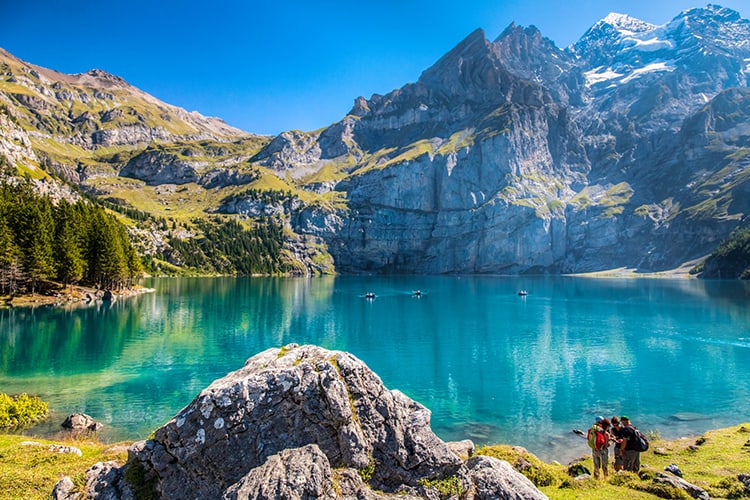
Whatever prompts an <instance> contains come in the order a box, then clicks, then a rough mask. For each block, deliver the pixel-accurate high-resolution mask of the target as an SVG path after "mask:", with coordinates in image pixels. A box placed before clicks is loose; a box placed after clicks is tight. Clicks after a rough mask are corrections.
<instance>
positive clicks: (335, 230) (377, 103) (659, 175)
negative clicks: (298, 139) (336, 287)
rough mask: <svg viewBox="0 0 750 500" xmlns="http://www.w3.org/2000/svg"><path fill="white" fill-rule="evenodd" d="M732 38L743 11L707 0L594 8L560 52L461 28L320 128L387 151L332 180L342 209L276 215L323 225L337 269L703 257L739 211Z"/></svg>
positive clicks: (606, 265)
mask: <svg viewBox="0 0 750 500" xmlns="http://www.w3.org/2000/svg"><path fill="white" fill-rule="evenodd" d="M748 40H750V23H749V22H748V21H747V20H743V19H740V17H739V15H738V14H737V13H736V12H733V11H731V10H728V9H722V8H720V7H715V6H709V7H707V8H705V9H693V10H690V11H687V12H684V13H682V14H681V15H679V16H677V17H676V18H675V19H674V20H673V21H672V22H670V23H668V24H667V25H665V26H654V25H651V24H648V23H644V22H642V21H639V20H636V19H633V18H629V17H627V16H622V15H610V16H608V17H607V18H605V19H604V20H602V21H600V22H599V23H597V24H596V25H595V26H594V27H592V28H591V30H589V31H588V32H587V33H586V34H585V35H584V37H583V38H582V39H581V40H580V41H579V42H578V43H577V44H576V45H575V46H574V47H572V48H570V49H566V50H560V49H557V48H556V47H555V46H554V44H553V43H552V42H550V41H549V40H546V39H544V38H543V37H542V36H541V34H540V33H539V32H538V30H536V29H534V28H527V29H523V28H519V27H516V26H514V25H511V26H510V27H509V28H508V29H507V30H506V31H505V32H504V33H503V34H502V35H501V36H500V37H499V38H498V39H497V40H495V41H494V42H489V41H487V40H486V39H485V37H484V34H483V33H482V32H481V30H478V31H476V32H474V33H472V34H471V35H469V37H467V38H466V40H464V41H463V42H461V43H460V44H459V45H458V46H457V47H456V48H455V49H453V50H452V51H451V52H449V53H448V54H446V55H445V56H444V57H443V58H441V59H440V60H439V61H438V62H437V63H436V64H435V65H434V66H433V67H431V68H429V69H428V70H426V71H425V72H424V73H423V74H422V76H421V77H420V79H419V81H418V82H416V83H415V84H409V85H406V86H405V87H403V88H401V89H398V90H396V91H394V92H391V93H390V94H388V95H385V96H380V95H374V96H373V97H372V98H371V99H369V100H366V99H363V98H358V99H357V100H356V101H355V106H354V108H353V109H352V111H351V113H350V115H351V116H350V117H348V118H347V127H344V125H343V122H342V123H340V124H336V125H335V126H333V127H331V128H329V129H327V130H326V131H323V132H322V133H321V134H320V137H321V138H322V137H326V144H328V145H330V144H333V143H335V141H333V140H332V138H334V137H336V138H340V141H339V142H338V143H337V144H338V145H339V149H335V148H330V147H329V148H328V149H329V150H330V151H336V152H342V151H344V150H345V149H346V151H348V152H349V154H351V152H352V151H361V152H362V154H361V157H362V158H365V160H362V161H363V162H364V161H366V158H367V155H368V154H369V155H378V154H381V152H382V151H386V150H387V149H388V148H396V150H397V152H396V153H393V154H391V155H390V156H389V155H387V154H383V159H382V160H381V162H382V165H383V166H382V167H379V166H377V165H376V166H375V167H373V166H372V163H370V164H363V163H358V164H355V165H354V166H353V167H351V168H350V169H349V172H351V175H349V176H347V177H345V178H343V179H342V180H341V181H340V182H339V183H338V184H337V186H336V190H338V191H340V192H342V193H344V194H345V195H346V197H347V205H348V210H347V211H339V212H333V213H332V216H335V217H337V218H338V219H339V220H341V221H342V224H340V225H338V226H331V225H325V224H317V225H305V224H304V222H306V221H307V219H305V218H301V220H302V222H303V224H300V225H297V226H294V228H295V230H297V231H299V232H303V233H304V232H307V231H311V232H312V233H313V234H316V235H318V236H322V237H323V238H325V239H326V240H327V241H328V242H329V249H330V251H331V253H332V255H333V256H334V259H335V262H336V266H337V269H338V270H340V271H343V272H381V273H383V272H417V273H436V272H437V273H445V272H459V273H464V272H511V273H518V272H583V271H595V270H602V269H611V268H613V267H632V268H638V269H641V270H664V269H669V268H673V267H677V266H678V265H680V264H682V263H683V262H686V261H689V260H692V259H696V258H698V257H700V256H702V255H706V254H707V253H709V252H710V251H711V250H712V249H713V248H715V246H716V245H717V243H718V242H719V241H721V240H722V239H723V238H725V237H726V236H727V235H728V234H729V233H730V232H731V231H732V230H733V229H734V228H736V227H738V226H739V225H741V224H743V223H744V222H743V221H745V220H747V214H748V204H749V203H750V202H747V201H746V200H747V193H748V191H749V190H750V185H749V184H748V182H747V180H748V179H750V158H749V155H748V153H747V148H748V146H750V136H749V135H748V130H747V129H746V127H745V126H744V125H743V124H744V123H747V121H748V119H750V116H749V115H748V114H747V111H748V109H747V105H746V103H747V93H746V90H745V89H744V87H745V86H746V85H747V60H748V59H750V42H749V41H748ZM733 87H739V88H733ZM725 89H728V90H725ZM344 130H346V134H348V135H346V134H345V133H344ZM345 135H346V139H344V137H345ZM344 144H345V145H346V148H344V147H343V146H342V145H344ZM308 149H309V146H308ZM321 158H322V156H321ZM318 161H319V160H318ZM362 165H365V167H362ZM724 181H728V182H724Z"/></svg>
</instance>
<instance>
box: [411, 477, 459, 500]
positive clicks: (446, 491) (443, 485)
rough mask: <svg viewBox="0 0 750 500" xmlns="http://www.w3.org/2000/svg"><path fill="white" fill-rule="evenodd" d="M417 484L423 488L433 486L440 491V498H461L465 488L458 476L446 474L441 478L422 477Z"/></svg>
mask: <svg viewBox="0 0 750 500" xmlns="http://www.w3.org/2000/svg"><path fill="white" fill-rule="evenodd" d="M419 484H421V485H422V486H424V487H425V488H434V489H436V490H437V491H438V492H439V493H440V497H441V498H461V496H462V495H463V494H464V493H465V492H466V488H465V487H464V485H463V482H462V481H461V478H460V477H458V476H448V477H446V478H443V479H433V480H428V479H423V480H421V481H419Z"/></svg>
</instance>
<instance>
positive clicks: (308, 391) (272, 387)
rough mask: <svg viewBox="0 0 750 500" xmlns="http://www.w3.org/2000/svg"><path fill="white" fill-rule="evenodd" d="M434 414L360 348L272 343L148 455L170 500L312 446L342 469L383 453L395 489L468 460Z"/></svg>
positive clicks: (208, 491)
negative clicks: (376, 368)
mask: <svg viewBox="0 0 750 500" xmlns="http://www.w3.org/2000/svg"><path fill="white" fill-rule="evenodd" d="M429 415H430V412H429V411H428V410H427V409H426V408H424V407H423V406H421V405H419V404H418V403H416V402H414V401H412V400H410V399H409V398H407V397H406V396H404V395H403V394H401V393H400V392H398V391H388V390H387V389H385V388H384V387H383V385H382V383H381V382H380V380H379V379H378V377H377V376H376V375H375V374H374V373H373V372H372V371H370V370H369V369H368V368H367V367H366V366H365V365H364V364H362V363H361V362H360V361H359V360H357V359H356V358H354V357H353V356H351V355H348V354H345V353H334V352H329V351H325V350H323V349H320V348H315V347H311V346H306V347H300V348H292V349H290V350H279V349H271V350H268V351H265V352H263V353H261V354H259V355H257V356H254V357H253V358H251V359H250V360H248V362H247V363H246V364H245V366H244V367H243V368H242V369H240V370H238V371H236V372H233V373H231V374H229V375H227V376H226V377H225V378H223V379H220V380H217V381H215V382H214V383H212V384H211V385H210V386H209V387H208V388H207V389H206V390H204V391H203V392H201V394H200V395H199V396H198V397H197V398H196V399H195V401H193V403H191V404H190V405H188V407H186V408H185V409H184V410H183V411H181V412H180V413H179V414H178V415H177V416H176V417H175V418H174V419H173V420H172V421H170V422H169V423H167V424H166V425H165V426H164V427H162V428H161V429H159V430H157V431H156V433H155V435H154V439H153V444H152V445H150V446H151V447H152V449H151V450H150V451H149V453H148V454H145V456H141V457H139V459H140V460H142V461H143V462H144V464H145V466H146V467H147V468H150V469H152V470H154V471H155V472H156V473H157V474H158V475H159V478H160V483H159V484H160V486H159V488H160V491H161V492H162V495H166V496H167V497H168V498H173V497H174V496H175V493H176V492H178V491H186V489H187V490H189V491H195V492H196V494H197V495H198V496H199V497H204V498H215V497H217V496H219V495H221V494H222V492H223V491H224V490H225V489H227V488H228V487H230V486H231V485H232V484H234V483H236V482H237V481H239V480H240V479H242V478H243V477H244V476H245V475H246V474H247V473H248V472H249V471H250V470H251V469H254V468H256V467H259V466H261V465H263V464H264V463H265V462H266V461H267V459H268V458H269V457H270V456H272V455H275V454H277V453H279V452H281V451H282V450H285V449H287V448H299V447H302V446H305V445H308V444H316V445H317V446H318V447H319V448H320V450H321V451H322V452H323V453H324V454H325V455H326V456H327V457H328V461H329V462H330V464H331V466H333V467H352V468H356V469H363V468H365V467H367V466H368V465H369V464H370V462H371V461H372V460H374V461H375V463H377V464H378V466H377V467H376V469H375V473H374V475H373V480H374V481H377V483H378V484H381V485H382V486H383V487H384V488H388V487H390V488H393V487H395V486H396V485H400V484H402V483H407V484H408V483H410V482H413V481H414V478H415V477H430V476H436V475H439V474H441V473H445V472H447V471H450V470H457V469H458V466H459V465H460V461H459V460H458V459H457V458H456V457H455V455H452V453H451V452H450V451H449V450H448V448H447V446H446V445H445V444H444V443H442V442H441V441H440V440H439V439H438V438H437V437H436V436H435V435H434V434H433V433H432V432H431V431H430V429H429ZM269 416H270V418H269ZM175 460H176V463H174V461H175ZM199 493H200V494H199Z"/></svg>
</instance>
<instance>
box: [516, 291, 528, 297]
mask: <svg viewBox="0 0 750 500" xmlns="http://www.w3.org/2000/svg"><path fill="white" fill-rule="evenodd" d="M528 294H529V292H527V291H526V290H519V291H518V295H520V296H521V297H525V296H527V295H528Z"/></svg>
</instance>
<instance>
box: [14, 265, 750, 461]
mask: <svg viewBox="0 0 750 500" xmlns="http://www.w3.org/2000/svg"><path fill="white" fill-rule="evenodd" d="M143 284H144V286H147V287H153V288H155V290H156V291H155V292H154V293H149V294H143V295H139V296H136V297H131V298H127V299H120V300H117V301H115V302H114V303H111V304H109V303H97V304H95V305H91V306H87V307H75V308H62V307H57V308H56V307H37V308H13V309H0V392H6V393H11V394H16V393H21V392H28V393H32V394H37V395H39V396H40V397H41V398H42V399H44V400H45V401H48V402H49V404H50V408H51V410H52V411H53V415H52V416H51V418H49V419H48V420H47V422H46V423H45V424H42V425H40V426H37V427H36V428H32V429H30V430H29V431H26V432H28V433H31V434H36V435H39V434H42V435H53V434H55V433H57V432H59V429H60V427H59V424H60V422H62V420H63V419H64V417H65V416H66V415H67V414H69V413H73V412H84V413H87V414H89V415H91V416H93V417H94V418H95V419H97V420H98V421H100V422H103V423H104V424H105V426H106V427H105V429H104V430H103V431H102V433H101V438H102V439H103V440H105V441H117V440H124V439H129V440H130V439H132V440H137V439H144V438H146V437H147V436H148V435H149V434H150V433H151V432H152V431H153V430H154V429H156V428H157V427H159V426H160V425H162V424H163V423H165V422H166V421H168V420H169V419H170V418H171V417H172V416H173V415H174V414H175V413H177V412H178V411H179V410H180V409H181V408H182V407H184V406H185V405H187V404H188V403H189V402H190V401H191V400H192V399H193V398H194V397H195V396H196V395H197V394H198V393H199V392H200V391H201V390H202V389H203V388H205V387H206V386H207V385H208V384H210V383H211V381H213V380H215V379H217V378H219V377H222V376H224V375H225V374H227V373H228V372H230V371H233V370H236V369H238V368H240V367H241V366H242V365H243V363H244V362H245V360H246V359H247V358H248V357H250V356H252V355H254V354H256V353H258V352H260V351H262V350H265V349H267V348H270V347H280V346H282V345H285V344H288V343H292V342H294V343H298V344H308V343H311V344H317V345H320V346H322V347H325V348H328V349H336V350H343V351H348V352H351V353H352V354H354V355H355V356H357V357H358V358H360V359H361V360H363V361H364V362H365V363H367V364H368V365H369V367H370V368H372V369H373V370H374V371H375V372H376V373H377V374H378V375H380V377H381V378H382V380H383V382H384V383H385V385H386V386H387V387H388V388H390V389H398V390H400V391H402V392H404V393H405V394H407V395H408V396H410V397H412V398H414V399H416V400H417V401H419V402H420V403H422V404H424V405H425V406H427V407H428V408H429V409H430V410H431V411H432V428H433V430H434V431H435V432H436V434H438V436H440V437H441V438H443V439H444V440H460V439H466V438H470V439H472V440H473V441H474V442H475V443H477V444H488V443H508V444H516V445H521V446H524V447H526V448H528V449H529V450H530V451H531V452H533V453H535V454H537V455H538V456H539V457H540V458H542V459H544V460H553V459H555V460H559V461H568V460H570V459H572V458H575V457H577V456H580V455H583V454H586V453H587V451H588V449H587V447H586V443H585V440H583V439H581V438H580V437H578V436H576V435H575V434H573V433H572V432H571V431H572V429H574V428H577V429H584V430H585V429H586V428H587V427H588V426H589V425H590V423H591V422H592V421H593V419H594V417H595V416H596V415H604V416H607V417H611V416H612V415H622V414H626V415H628V416H630V418H631V420H633V422H634V424H635V425H636V426H638V427H639V428H640V429H641V430H643V431H648V430H657V431H658V432H659V433H660V434H661V436H662V437H667V438H675V437H680V436H685V435H695V434H700V433H702V432H703V431H705V430H707V429H711V428H717V427H724V426H729V425H735V424H737V423H740V422H743V421H747V418H748V415H750V308H748V303H749V299H750V284H748V283H743V282H740V281H700V280H695V279H647V278H639V279H605V278H596V279H592V278H581V277H467V276H461V277H457V276H395V277H394V276H389V277H359V276H358V277H352V276H337V277H319V278H159V279H150V280H146V281H145V282H144V283H143ZM417 289H419V290H420V291H421V292H422V293H421V295H415V294H414V293H413V292H414V291H415V290H417ZM520 290H525V291H527V292H528V295H526V296H521V295H519V294H518V292H519V291H520ZM366 292H374V293H375V295H376V296H375V298H374V299H368V298H366V297H365V294H366Z"/></svg>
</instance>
